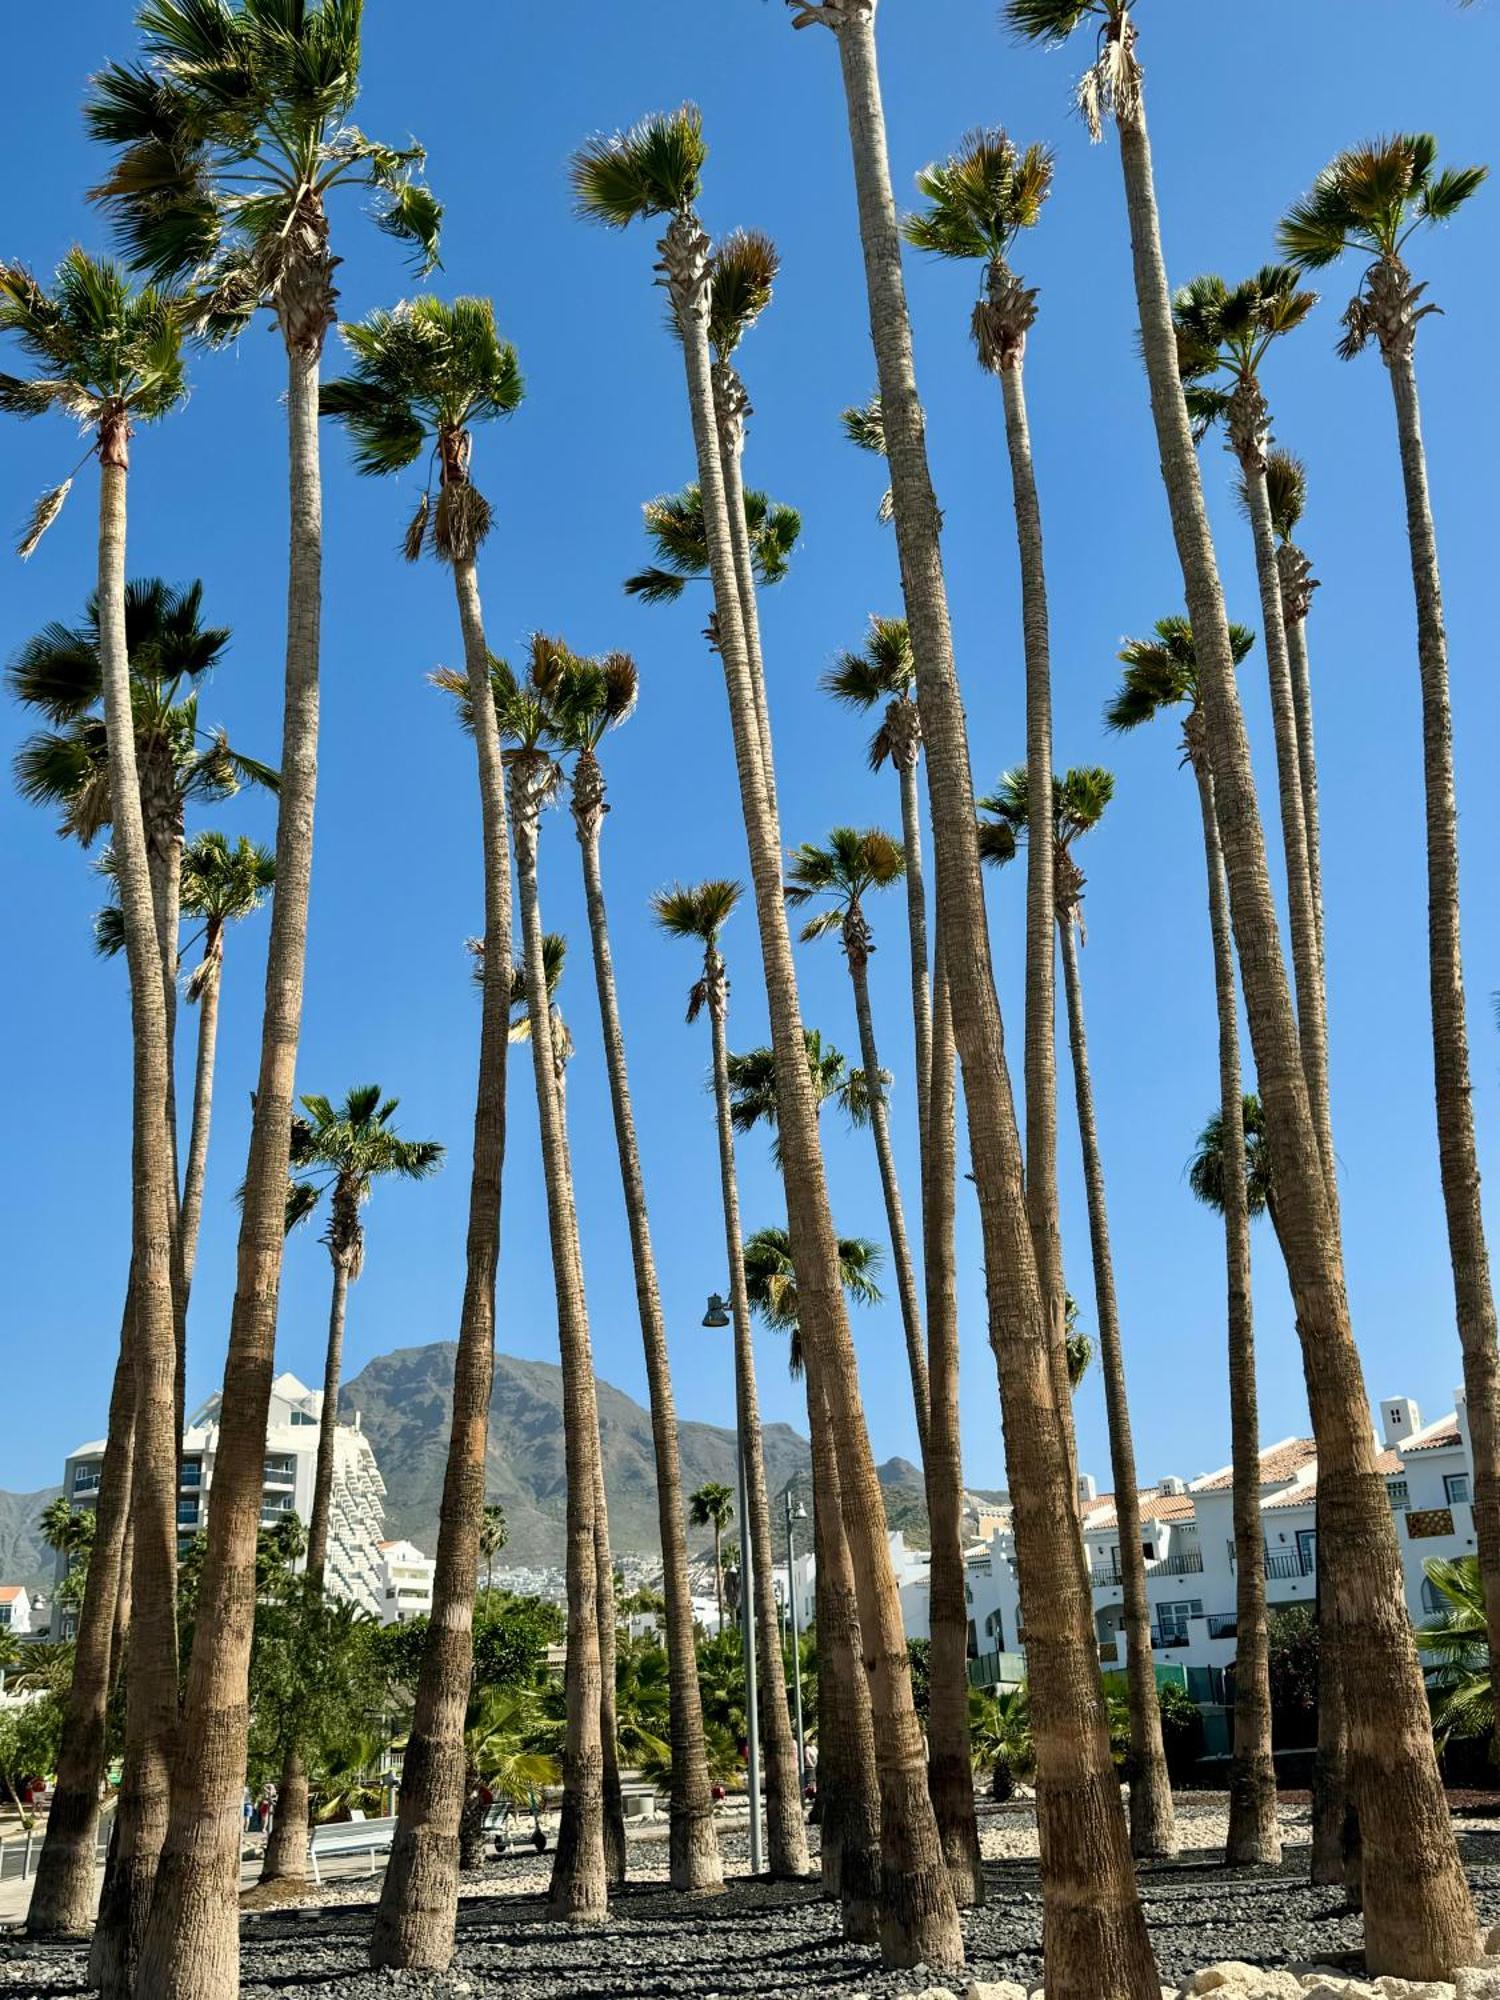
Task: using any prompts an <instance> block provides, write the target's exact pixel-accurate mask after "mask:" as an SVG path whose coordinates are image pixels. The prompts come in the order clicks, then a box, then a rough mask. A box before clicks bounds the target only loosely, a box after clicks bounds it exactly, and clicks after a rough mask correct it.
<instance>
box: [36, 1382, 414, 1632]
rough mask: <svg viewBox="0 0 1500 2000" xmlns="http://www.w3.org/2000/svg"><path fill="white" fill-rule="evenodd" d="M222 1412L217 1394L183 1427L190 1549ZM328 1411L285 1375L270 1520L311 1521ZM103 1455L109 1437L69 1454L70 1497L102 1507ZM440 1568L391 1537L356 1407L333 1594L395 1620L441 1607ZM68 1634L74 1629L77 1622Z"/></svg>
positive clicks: (274, 1425) (346, 1442) (334, 1524)
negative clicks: (436, 1573) (435, 1582)
mask: <svg viewBox="0 0 1500 2000" xmlns="http://www.w3.org/2000/svg"><path fill="white" fill-rule="evenodd" d="M218 1412H219V1397H218V1394H217V1393H215V1394H214V1395H212V1396H210V1397H209V1398H208V1400H207V1401H206V1402H205V1403H204V1404H203V1405H202V1406H201V1408H200V1409H198V1410H197V1411H195V1413H194V1414H193V1416H192V1417H191V1418H190V1419H189V1421H188V1424H187V1427H186V1429H185V1430H184V1432H183V1434H182V1473H181V1484H180V1488H179V1491H178V1495H177V1539H178V1548H179V1550H181V1549H185V1548H186V1547H187V1545H188V1544H189V1543H190V1542H191V1541H192V1539H193V1537H194V1536H195V1535H197V1534H198V1533H199V1532H200V1530H201V1529H203V1528H204V1527H205V1526H206V1524H207V1521H208V1516H209V1510H210V1507H211V1506H212V1500H213V1482H214V1463H215V1460H216V1458H217V1455H218V1449H219V1424H218ZM322 1413H323V1396H322V1392H321V1391H320V1390H313V1389H309V1388H308V1387H307V1386H306V1384H305V1383H302V1382H299V1381H298V1379H297V1377H296V1376H295V1375H291V1374H286V1375H278V1376H277V1377H276V1380H275V1381H274V1382H273V1383H272V1385H271V1402H270V1408H269V1411H268V1413H267V1419H266V1457H265V1469H264V1478H263V1484H262V1487H261V1503H260V1519H261V1526H262V1527H266V1528H269V1527H274V1526H275V1524H276V1523H277V1522H278V1521H280V1520H282V1519H284V1518H285V1517H286V1516H287V1515H288V1514H295V1515H297V1516H298V1518H299V1519H300V1520H301V1521H302V1522H303V1524H304V1526H305V1525H306V1524H307V1522H308V1521H309V1520H311V1518H312V1504H313V1488H314V1484H315V1481H316V1477H317V1464H318V1429H319V1425H320V1423H321V1420H322ZM103 1463H104V1440H103V1439H102V1438H98V1439H95V1440H94V1441H93V1442H92V1443H89V1444H83V1445H79V1446H78V1448H77V1449H76V1450H75V1451H73V1452H71V1453H69V1455H68V1459H67V1463H66V1465H65V1466H64V1468H63V1493H64V1494H65V1496H66V1497H67V1499H68V1502H69V1504H70V1505H72V1506H74V1507H92V1506H94V1505H95V1504H96V1503H97V1500H98V1496H99V1478H100V1472H101V1469H102V1467H103ZM397 1552H400V1553H399V1554H397ZM408 1552H409V1553H408ZM393 1557H394V1561H393V1560H392V1558H393ZM432 1570H433V1565H432V1563H431V1562H430V1561H429V1560H428V1558H427V1557H426V1556H424V1555H423V1554H422V1552H421V1550H420V1549H418V1548H416V1547H415V1546H414V1545H413V1544H412V1543H410V1542H387V1541H386V1539H385V1481H384V1480H383V1479H382V1478H381V1476H380V1467H379V1466H378V1465H377V1464H376V1462H375V1453H374V1451H373V1450H372V1449H371V1446H370V1441H369V1439H368V1438H367V1437H366V1436H365V1434H364V1431H363V1430H362V1429H361V1427H360V1419H359V1413H358V1411H356V1412H355V1414H354V1420H353V1422H352V1423H341V1424H339V1425H337V1427H336V1428H335V1430H334V1459H333V1500H332V1506H331V1510H330V1515H329V1524H328V1559H327V1566H326V1570H325V1579H326V1584H327V1588H328V1591H329V1594H330V1595H331V1596H334V1597H338V1598H342V1599H344V1600H345V1601H346V1602H347V1603H350V1604H353V1605H356V1606H357V1607H358V1608H359V1609H360V1610H361V1611H366V1612H369V1613H370V1615H371V1616H372V1617H376V1618H380V1619H382V1620H383V1621H384V1622H386V1623H393V1622H395V1621H396V1619H398V1618H407V1617H415V1616H417V1615H418V1614H419V1612H422V1611H430V1610H431V1609H432ZM66 1573H67V1559H66V1558H65V1557H63V1556H59V1558H58V1580H59V1581H61V1580H62V1578H63V1576H65V1575H66ZM75 1616H76V1614H66V1615H65V1621H64V1622H65V1624H66V1625H68V1626H71V1624H72V1622H74V1619H75ZM61 1636H62V1637H67V1636H69V1632H68V1630H64V1632H63V1633H62V1634H61Z"/></svg>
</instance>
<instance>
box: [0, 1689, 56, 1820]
mask: <svg viewBox="0 0 1500 2000" xmlns="http://www.w3.org/2000/svg"><path fill="white" fill-rule="evenodd" d="M62 1724H63V1704H62V1700H61V1698H60V1697H59V1696H58V1695H56V1694H44V1695H41V1696H39V1697H38V1698H36V1699H35V1700H31V1701H19V1702H4V1703H0V1792H5V1793H6V1794H8V1795H9V1797H10V1799H11V1802H12V1804H13V1805H15V1807H16V1808H17V1810H18V1811H20V1813H21V1824H22V1825H23V1826H24V1827H28V1828H29V1827H32V1826H34V1825H35V1824H36V1821H35V1818H34V1816H33V1815H32V1814H31V1813H29V1812H26V1811H24V1810H23V1809H22V1808H21V1801H20V1790H21V1787H22V1785H23V1784H25V1783H27V1782H28V1781H29V1780H30V1779H32V1778H45V1777H46V1776H47V1775H48V1773H49V1772H50V1771H51V1770H52V1768H53V1766H54V1765H55V1764H56V1762H57V1750H58V1745H59V1743H60V1742H61V1740H62Z"/></svg>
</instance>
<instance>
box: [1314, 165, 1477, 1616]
mask: <svg viewBox="0 0 1500 2000" xmlns="http://www.w3.org/2000/svg"><path fill="white" fill-rule="evenodd" d="M1485 172H1486V170H1485V169H1484V168H1483V167H1446V168H1442V169H1439V167H1438V160H1437V141H1436V139H1434V138H1433V137H1432V135H1431V134H1430V133H1427V132H1417V133H1411V132H1407V133H1398V134H1396V135H1395V136H1393V137H1392V138H1389V139H1382V140H1376V141H1374V142H1373V143H1370V144H1367V145H1364V146H1358V147H1355V148H1353V149H1352V150H1351V151H1349V152H1347V153H1340V154H1339V156H1338V158H1337V159H1335V160H1334V161H1333V162H1332V163H1331V164H1330V165H1329V166H1327V167H1325V168H1324V169H1323V171H1322V173H1321V174H1320V175H1319V176H1318V178H1317V180H1316V181H1315V182H1314V183H1313V186H1312V189H1311V191H1310V192H1309V193H1308V194H1307V195H1306V196H1305V197H1304V199H1303V200H1301V201H1300V202H1297V203H1295V204H1294V205H1293V207H1292V208H1291V209H1290V210H1289V211H1288V212H1287V215H1286V218H1285V220H1284V221H1283V223H1282V225H1281V231H1280V237H1281V247H1282V249H1283V250H1284V251H1285V252H1286V254H1287V255H1288V256H1290V257H1291V258H1292V259H1293V260H1294V261H1295V262H1296V263H1297V265H1298V266H1299V267H1301V268H1303V269H1322V268H1326V267H1327V266H1329V265H1332V264H1334V263H1336V262H1337V261H1338V259H1339V258H1340V257H1342V256H1343V255H1344V253H1345V252H1346V251H1351V250H1352V251H1353V252H1354V253H1355V254H1356V255H1358V256H1362V257H1368V258H1370V259H1371V262H1370V264H1369V266H1368V268H1367V269H1366V271H1365V274H1364V277H1363V279H1362V280H1361V282H1360V287H1359V290H1358V292H1357V293H1356V295H1355V297H1354V299H1353V301H1352V302H1351V304H1350V306H1349V308H1348V310H1347V312H1346V313H1345V315H1344V325H1345V328H1346V337H1345V339H1344V341H1343V343H1342V345H1341V347H1340V349H1339V352H1340V353H1341V354H1342V355H1343V356H1344V358H1345V359H1346V360H1347V359H1349V358H1350V357H1351V356H1353V355H1355V354H1358V353H1359V352H1360V351H1361V350H1362V349H1363V348H1364V347H1365V346H1366V345H1367V344H1368V343H1369V342H1370V341H1371V340H1372V339H1373V340H1374V341H1375V343H1376V345H1377V346H1378V348H1379V351H1380V358H1381V360H1382V361H1383V362H1384V363H1385V366H1386V372H1387V375H1388V377H1389V379H1390V384H1391V394H1392V397H1393V398H1394V401H1395V410H1396V438H1397V443H1398V446H1399V449H1400V454H1401V479H1402V485H1403V487H1404V490H1405V494H1406V526H1407V538H1408V541H1409V543H1410V547H1411V571H1412V587H1413V591H1414V593H1415V598H1416V612H1417V661H1418V667H1419V671H1420V676H1421V686H1422V746H1423V757H1422V779H1423V786H1424V790H1425V795H1426V810H1427V936H1428V957H1429V978H1430V983H1431V1000H1432V1050H1433V1073H1434V1082H1435V1095H1436V1102H1437V1127H1438V1161H1439V1165H1440V1168H1441V1171H1442V1182H1443V1205H1444V1209H1445V1211H1446V1214H1447V1220H1448V1249H1449V1255H1450V1257H1451V1260H1452V1264H1453V1292H1454V1304H1455V1306H1456V1309H1457V1314H1458V1337H1459V1342H1460V1344H1461V1346H1462V1348H1463V1357H1464V1395H1465V1400H1466V1403H1467V1406H1468V1411H1469V1428H1470V1432H1471V1435H1472V1437H1473V1441H1474V1531H1475V1535H1476V1537H1477V1539H1478V1543H1479V1569H1480V1574H1481V1576H1482V1577H1483V1579H1484V1590H1485V1601H1486V1603H1487V1604H1492V1605H1493V1606H1494V1609H1493V1610H1492V1611H1491V1612H1490V1614H1489V1618H1490V1634H1491V1643H1492V1644H1493V1645H1494V1646H1495V1647H1496V1648H1500V1335H1497V1325H1496V1315H1495V1294H1494V1287H1493V1284H1492V1282H1491V1277H1490V1260H1489V1248H1488V1245H1487V1244H1486V1242H1485V1234H1484V1212H1483V1209H1482V1207H1481V1205H1480V1194H1479V1159H1478V1151H1477V1147H1476V1144H1475V1137H1474V1110H1473V1104H1472V1102H1471V1089H1470V1067H1469V1030H1468V1017H1467V1011H1466V1007H1465V1002H1464V983H1463V952H1462V944H1461V939H1460V935H1459V884H1458V801H1457V793H1456V788H1455V781H1454V775H1453V714H1452V704H1451V701H1450V698H1449V688H1448V637H1447V632H1446V630H1445V628H1444V624H1443V593H1442V578H1441V575H1440V573H1439V569H1438V552H1437V534H1436V530H1435V529H1434V527H1433V520H1432V502H1431V496H1430V493H1429V491H1428V484H1427V451H1426V446H1425V444H1424V442H1423V437H1422V413H1421V406H1420V404H1419V401H1418V397H1417V369H1416V336H1417V326H1418V323H1419V322H1420V321H1421V320H1423V319H1425V318H1426V317H1427V315H1428V314H1429V313H1433V312H1436V311H1438V307H1437V306H1435V305H1434V304H1433V303H1432V302H1431V300H1426V301H1423V295H1424V293H1425V292H1426V290H1427V287H1426V285H1425V284H1419V283H1417V282H1416V281H1415V280H1414V279H1413V277H1412V274H1411V271H1410V269H1409V268H1408V266H1407V263H1406V259H1405V252H1406V246H1407V244H1408V243H1409V242H1410V241H1411V238H1412V237H1413V236H1414V235H1415V234H1416V233H1417V231H1418V230H1420V229H1422V228H1424V227H1433V226H1436V225H1438V224H1441V223H1444V222H1447V221H1449V220H1450V219H1451V217H1453V216H1454V215H1455V214H1456V213H1457V212H1458V210H1459V209H1460V208H1462V206H1463V205H1464V203H1465V202H1466V201H1467V200H1468V199H1469V197H1470V196H1471V195H1472V194H1473V193H1474V192H1475V190H1476V189H1477V188H1478V187H1479V185H1480V184H1481V182H1482V181H1483V180H1484V178H1485Z"/></svg>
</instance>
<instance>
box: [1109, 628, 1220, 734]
mask: <svg viewBox="0 0 1500 2000" xmlns="http://www.w3.org/2000/svg"><path fill="white" fill-rule="evenodd" d="M1152 629H1153V636H1152V637H1151V638H1149V639H1127V640H1126V641H1125V643H1124V645H1123V646H1122V647H1121V648H1120V651H1119V653H1118V654H1117V655H1116V657H1117V658H1118V659H1119V660H1121V661H1122V662H1123V663H1124V667H1125V673H1124V677H1123V679H1122V680H1121V683H1120V687H1119V690H1118V692H1117V693H1116V694H1115V695H1114V696H1112V698H1111V699H1110V701H1109V702H1108V704H1107V705H1106V707H1105V710H1104V722H1105V726H1106V728H1109V729H1115V730H1126V729H1138V728H1139V727H1140V725H1141V724H1142V723H1144V722H1150V721H1151V720H1152V719H1153V718H1154V717H1155V716H1158V715H1160V714H1161V713H1162V711H1163V710H1164V709H1168V708H1176V707H1178V706H1179V705H1182V704H1186V705H1187V706H1188V707H1189V708H1192V709H1196V708H1197V706H1198V655H1197V651H1196V649H1195V648H1194V645H1193V628H1192V626H1191V624H1190V623H1189V622H1188V620H1187V618H1185V617H1184V616H1182V615H1181V614H1180V613H1174V614H1173V615H1172V616H1171V617H1169V618H1158V619H1157V621H1156V624H1155V626H1154V627H1153V628H1152ZM1254 644H1255V634H1254V633H1253V632H1252V631H1251V630H1250V628H1249V626H1248V625H1236V624H1231V625H1230V627H1229V645H1230V651H1231V653H1232V654H1233V656H1234V663H1235V665H1236V666H1238V665H1239V664H1240V662H1241V661H1242V660H1243V659H1244V658H1245V656H1246V654H1247V653H1248V652H1249V651H1250V649H1251V647H1252V646H1253V645H1254Z"/></svg>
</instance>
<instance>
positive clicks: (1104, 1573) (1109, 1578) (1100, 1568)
mask: <svg viewBox="0 0 1500 2000" xmlns="http://www.w3.org/2000/svg"><path fill="white" fill-rule="evenodd" d="M1089 1581H1090V1582H1091V1583H1092V1584H1093V1586H1094V1588H1095V1590H1108V1589H1109V1588H1110V1587H1111V1586H1112V1585H1118V1584H1121V1583H1123V1582H1124V1581H1125V1579H1124V1578H1123V1577H1122V1576H1121V1574H1120V1565H1119V1564H1118V1563H1117V1562H1104V1563H1095V1564H1094V1566H1093V1568H1092V1569H1091V1570H1090V1571H1089Z"/></svg>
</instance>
